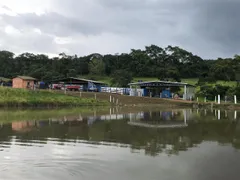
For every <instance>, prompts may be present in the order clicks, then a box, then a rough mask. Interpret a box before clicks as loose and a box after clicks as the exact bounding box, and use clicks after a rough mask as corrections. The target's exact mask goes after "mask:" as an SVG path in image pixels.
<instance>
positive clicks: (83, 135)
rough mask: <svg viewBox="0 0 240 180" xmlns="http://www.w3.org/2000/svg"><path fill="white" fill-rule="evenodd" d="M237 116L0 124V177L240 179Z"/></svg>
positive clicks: (157, 114)
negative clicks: (239, 171)
mask: <svg viewBox="0 0 240 180" xmlns="http://www.w3.org/2000/svg"><path fill="white" fill-rule="evenodd" d="M238 117H239V112H237V111H220V110H192V109H184V110H158V111H157V110H152V111H150V110H149V111H140V112H137V113H131V112H126V113H124V112H122V111H121V110H120V109H110V110H109V113H108V114H102V115H98V113H96V112H93V113H92V115H90V116H89V115H88V116H85V115H83V114H82V113H76V114H75V115H74V114H71V115H66V116H64V115H63V116H60V117H59V116H57V118H53V117H48V118H46V119H45V118H44V119H42V120H32V121H13V122H9V123H1V126H0V153H1V156H0V172H1V178H2V179H4V180H10V179H19V180H23V179H24V180H25V179H36V180H41V179H54V180H62V179H70V180H72V179H74V180H75V179H88V180H92V179H97V178H100V179H136V180H144V179H159V177H161V179H164V180H165V179H180V180H183V179H184V180H193V179H194V180H201V179H206V180H211V179H218V180H221V179H239V175H238V174H239V173H238V167H239V166H240V162H239V161H238V159H239V158H240V153H239V152H238V149H240V123H239V119H238ZM202 172H204V173H202ZM1 178H0V179H1Z"/></svg>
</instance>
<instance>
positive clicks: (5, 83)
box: [0, 77, 12, 86]
mask: <svg viewBox="0 0 240 180" xmlns="http://www.w3.org/2000/svg"><path fill="white" fill-rule="evenodd" d="M0 85H1V86H12V80H11V79H8V78H4V77H0Z"/></svg>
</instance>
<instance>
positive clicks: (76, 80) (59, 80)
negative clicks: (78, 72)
mask: <svg viewBox="0 0 240 180" xmlns="http://www.w3.org/2000/svg"><path fill="white" fill-rule="evenodd" d="M50 82H68V83H69V82H72V83H85V84H86V83H88V82H91V83H94V84H106V83H104V82H101V81H94V80H91V79H84V78H75V77H68V78H63V79H56V80H53V81H50Z"/></svg>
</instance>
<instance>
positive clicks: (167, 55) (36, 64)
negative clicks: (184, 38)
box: [0, 45, 240, 85]
mask: <svg viewBox="0 0 240 180" xmlns="http://www.w3.org/2000/svg"><path fill="white" fill-rule="evenodd" d="M0 64H1V66H0V77H5V78H12V77H15V76H17V75H28V76H32V77H35V78H37V79H39V80H45V81H47V80H51V79H56V78H62V77H78V76H86V75H88V76H89V77H92V78H95V80H98V79H97V78H96V77H101V76H111V77H113V81H112V82H115V84H117V82H121V81H123V82H124V81H131V77H157V78H159V79H160V80H164V79H173V80H175V81H181V78H199V83H201V82H206V81H211V82H214V81H217V80H224V81H234V80H236V78H237V74H238V72H240V56H238V55H235V56H234V57H233V58H227V59H222V58H218V59H215V60H203V59H202V58H201V57H199V56H197V55H194V54H192V53H191V52H188V51H186V50H184V49H182V48H179V47H172V46H168V47H166V48H161V47H158V46H156V45H151V46H146V47H145V49H143V50H140V49H132V50H131V52H130V53H122V54H114V55H111V54H107V55H101V54H98V53H95V54H90V55H88V56H83V57H78V56H77V55H74V56H70V55H66V54H65V53H61V54H59V56H58V57H54V58H49V57H48V56H47V55H44V54H32V53H23V54H20V55H17V56H15V54H14V53H12V52H9V51H0ZM119 85H124V83H120V84H119Z"/></svg>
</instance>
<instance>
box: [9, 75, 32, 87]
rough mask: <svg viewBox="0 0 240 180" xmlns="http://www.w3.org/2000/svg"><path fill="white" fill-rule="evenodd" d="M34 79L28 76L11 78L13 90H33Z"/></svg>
mask: <svg viewBox="0 0 240 180" xmlns="http://www.w3.org/2000/svg"><path fill="white" fill-rule="evenodd" d="M35 82H36V79H35V78H33V77H29V76H18V77H16V78H13V80H12V87H13V88H23V89H33V88H34V87H35Z"/></svg>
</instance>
